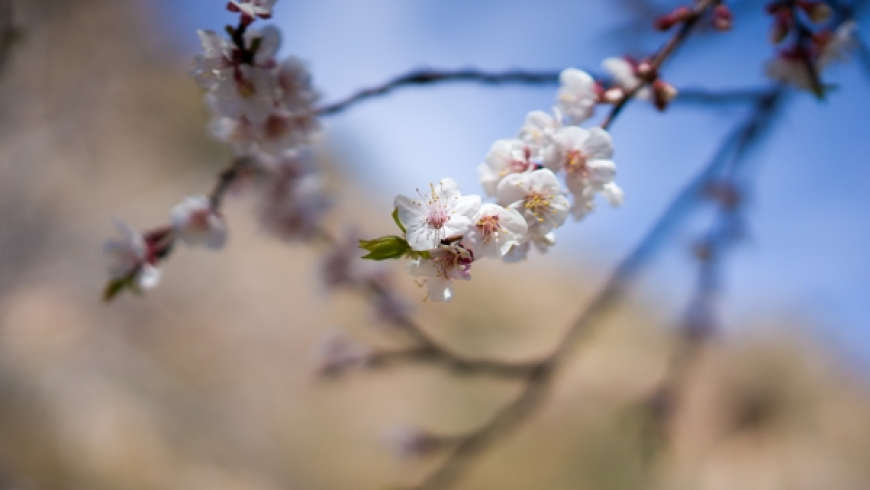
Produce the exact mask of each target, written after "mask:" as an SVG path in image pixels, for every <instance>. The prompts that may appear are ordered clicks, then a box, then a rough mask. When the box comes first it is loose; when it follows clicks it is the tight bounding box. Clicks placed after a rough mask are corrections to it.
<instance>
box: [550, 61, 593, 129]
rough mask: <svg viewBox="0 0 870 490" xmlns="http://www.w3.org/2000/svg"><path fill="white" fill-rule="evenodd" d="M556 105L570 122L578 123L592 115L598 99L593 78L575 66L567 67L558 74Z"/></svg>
mask: <svg viewBox="0 0 870 490" xmlns="http://www.w3.org/2000/svg"><path fill="white" fill-rule="evenodd" d="M559 83H560V84H561V87H559V91H558V92H557V93H556V107H557V108H558V110H559V112H561V113H562V115H564V117H565V119H566V120H567V122H569V123H570V124H580V123H582V122H583V121H585V120H587V119H589V118H590V117H592V115H593V113H594V112H595V104H596V102H597V101H598V93H597V90H596V85H595V79H594V78H592V75H590V74H588V73H586V72H585V71H582V70H578V69H576V68H568V69H566V70H564V71H562V73H561V74H560V75H559Z"/></svg>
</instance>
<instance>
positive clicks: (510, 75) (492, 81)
mask: <svg viewBox="0 0 870 490" xmlns="http://www.w3.org/2000/svg"><path fill="white" fill-rule="evenodd" d="M452 82H475V83H480V84H484V85H507V84H522V85H555V84H557V83H559V72H558V71H542V72H533V71H525V70H511V71H505V72H485V71H481V70H476V69H471V68H469V69H464V70H431V69H427V70H416V71H411V72H409V73H406V74H404V75H400V76H398V77H396V78H393V79H392V80H390V81H388V82H386V83H383V84H381V85H377V86H375V87H371V88H367V89H363V90H360V91H359V92H357V93H355V94H353V95H351V96H349V97H347V98H345V99H342V100H340V101H338V102H334V103H332V104H328V105H325V106H323V107H320V108H318V109H316V110H315V111H314V113H315V114H316V115H319V116H329V115H333V114H337V113H339V112H342V111H344V110H345V109H347V108H349V107H350V106H352V105H355V104H356V103H358V102H362V101H364V100H368V99H371V98H374V97H379V96H382V95H386V94H388V93H390V92H392V91H394V90H396V89H399V88H402V87H409V86H419V85H434V84H440V83H452Z"/></svg>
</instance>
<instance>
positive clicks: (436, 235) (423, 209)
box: [393, 179, 480, 251]
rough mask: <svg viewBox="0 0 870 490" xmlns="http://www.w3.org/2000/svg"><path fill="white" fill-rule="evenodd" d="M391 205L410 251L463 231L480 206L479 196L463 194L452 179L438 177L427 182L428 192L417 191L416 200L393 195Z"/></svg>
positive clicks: (422, 248)
mask: <svg viewBox="0 0 870 490" xmlns="http://www.w3.org/2000/svg"><path fill="white" fill-rule="evenodd" d="M417 192H418V193H419V189H418V191H417ZM393 205H394V206H395V208H396V209H397V210H398V216H399V221H401V222H402V224H403V225H404V226H405V229H406V232H405V237H406V239H407V240H408V245H409V246H410V247H411V249H412V250H417V251H425V250H434V249H436V248H437V247H438V246H439V245H440V244H441V241H442V240H444V239H447V238H453V237H457V236H461V235H462V234H463V233H465V232H466V231H467V230H468V228H469V227H470V226H471V219H472V218H473V217H474V215H475V214H477V211H478V209H480V196H463V195H462V194H461V193H460V192H459V185H458V184H457V183H456V181H455V180H453V179H442V180H441V181H440V182H439V183H438V184H437V185H435V184H432V185H430V186H429V192H428V193H426V194H423V193H420V198H419V199H411V198H410V197H407V196H397V197H396V199H395V201H394V203H393Z"/></svg>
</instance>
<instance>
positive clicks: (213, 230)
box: [170, 195, 228, 250]
mask: <svg viewBox="0 0 870 490" xmlns="http://www.w3.org/2000/svg"><path fill="white" fill-rule="evenodd" d="M170 221H171V223H172V230H173V232H174V233H175V236H176V237H178V238H179V239H180V240H181V241H182V242H184V243H186V244H187V245H192V246H197V245H201V246H204V247H206V248H210V249H213V250H218V249H221V248H223V246H224V245H225V244H226V242H227V234H228V233H227V227H226V223H225V222H224V220H223V218H221V217H220V216H219V215H218V214H217V213H216V212H215V211H214V210H213V209H212V206H211V201H210V200H209V198H208V197H206V196H203V195H197V196H191V197H188V198H187V199H185V200H184V201H183V202H182V203H181V204H179V205H177V206H175V207H174V208H172V211H171V212H170Z"/></svg>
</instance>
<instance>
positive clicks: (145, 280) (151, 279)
mask: <svg viewBox="0 0 870 490" xmlns="http://www.w3.org/2000/svg"><path fill="white" fill-rule="evenodd" d="M159 282H160V269H158V268H157V267H154V266H153V265H151V264H142V267H141V268H140V269H139V273H138V274H137V275H136V285H137V286H139V288H141V289H153V288H154V287H156V286H157V284H158V283H159Z"/></svg>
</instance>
